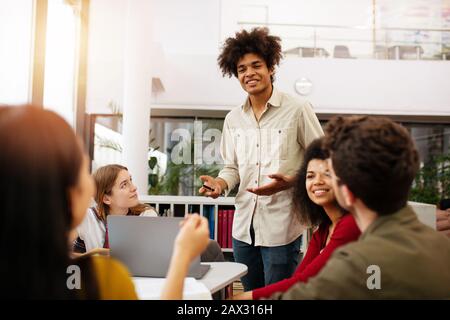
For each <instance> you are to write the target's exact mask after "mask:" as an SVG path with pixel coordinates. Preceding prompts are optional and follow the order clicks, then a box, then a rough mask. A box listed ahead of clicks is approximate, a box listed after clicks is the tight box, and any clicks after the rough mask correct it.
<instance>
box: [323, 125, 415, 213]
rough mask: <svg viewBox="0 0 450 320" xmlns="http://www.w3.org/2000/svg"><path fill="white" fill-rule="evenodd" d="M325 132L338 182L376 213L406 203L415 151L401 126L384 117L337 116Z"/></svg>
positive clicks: (389, 211)
mask: <svg viewBox="0 0 450 320" xmlns="http://www.w3.org/2000/svg"><path fill="white" fill-rule="evenodd" d="M325 132H326V138H325V141H324V145H325V147H326V148H328V149H329V150H330V153H331V159H332V161H333V169H334V171H335V173H336V176H337V177H338V178H339V180H340V181H338V183H340V184H345V185H347V186H348V188H349V189H350V190H351V191H352V192H353V193H354V194H355V196H356V197H357V198H359V199H361V200H362V201H363V202H364V204H365V205H366V206H367V207H368V208H370V209H372V210H374V211H375V212H377V214H379V215H388V214H392V213H394V212H396V211H398V210H400V209H401V208H402V207H404V206H405V205H406V203H407V200H408V195H409V191H410V189H411V185H412V182H413V180H414V177H415V176H416V173H417V171H418V169H419V154H418V152H417V149H416V147H415V144H414V142H413V140H412V139H411V136H410V134H409V132H408V130H407V129H406V128H405V127H403V126H402V125H400V124H398V123H395V122H394V121H392V120H390V119H389V118H385V117H374V116H351V117H341V116H339V117H334V118H332V119H331V120H330V121H329V122H328V124H327V125H326V127H325Z"/></svg>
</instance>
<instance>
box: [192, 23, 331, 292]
mask: <svg viewBox="0 0 450 320" xmlns="http://www.w3.org/2000/svg"><path fill="white" fill-rule="evenodd" d="M281 58H282V53H281V40H280V38H279V37H276V36H272V35H269V31H268V29H266V28H255V29H253V30H251V31H250V32H248V31H246V30H243V31H241V32H238V33H236V35H235V37H234V38H228V39H227V40H226V41H225V44H224V47H223V50H222V53H221V54H220V55H219V57H218V63H219V66H220V68H221V70H222V73H223V75H224V76H225V75H228V76H229V77H231V76H235V77H236V78H237V79H238V80H239V83H240V84H241V86H242V88H243V89H244V91H245V92H246V93H247V94H248V97H247V99H246V100H245V102H244V103H243V104H242V105H241V106H239V107H237V108H234V109H233V110H232V111H230V112H229V113H228V114H227V116H226V118H225V122H224V126H223V131H222V141H221V154H222V157H223V160H224V168H223V169H222V170H221V171H220V173H219V175H218V177H217V178H213V177H210V176H201V177H200V179H201V180H202V181H203V184H204V186H206V187H202V188H200V190H199V192H200V193H201V194H204V195H206V196H209V197H212V198H217V197H218V196H219V195H221V194H222V193H225V194H228V192H229V191H230V190H232V189H233V188H234V187H235V186H236V185H238V184H239V191H238V193H237V196H236V203H235V206H236V212H235V216H234V222H233V231H232V235H233V251H234V258H235V261H236V262H240V263H243V264H245V265H247V267H248V274H247V275H246V276H245V277H243V278H242V283H243V285H244V289H245V291H249V290H253V289H256V288H259V287H263V286H265V285H268V284H271V283H274V282H277V281H280V280H282V279H285V278H288V277H290V276H291V275H292V273H293V272H294V271H295V269H296V267H297V264H298V259H299V250H300V245H301V235H302V232H303V230H304V226H302V225H301V224H300V222H299V221H298V219H297V215H295V214H294V213H293V212H291V211H292V210H291V203H292V193H291V190H289V189H290V188H291V186H292V184H293V181H292V180H293V179H292V178H290V177H291V176H294V174H295V173H296V171H297V170H298V169H299V167H300V165H301V159H302V158H303V153H304V150H305V148H306V147H307V145H308V144H309V143H310V142H311V141H313V140H314V139H316V138H318V137H320V136H322V135H323V131H322V128H321V126H320V123H319V121H318V119H317V117H316V115H315V113H314V111H313V110H312V107H311V105H310V104H309V103H308V102H306V101H299V100H297V99H295V98H293V97H291V96H289V95H287V94H285V93H283V92H280V91H278V90H277V89H276V88H274V87H273V82H274V75H275V66H277V65H279V63H280V60H281Z"/></svg>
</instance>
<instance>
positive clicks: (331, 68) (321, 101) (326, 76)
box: [154, 55, 450, 115]
mask: <svg viewBox="0 0 450 320" xmlns="http://www.w3.org/2000/svg"><path fill="white" fill-rule="evenodd" d="M166 60H167V65H166V67H165V70H166V77H165V79H164V82H165V86H166V92H165V93H163V94H160V95H159V96H158V97H157V99H155V100H154V102H155V104H158V105H160V104H168V105H173V104H175V105H206V106H211V108H214V107H215V106H221V105H222V106H223V105H228V106H230V108H231V107H233V106H235V105H238V104H240V103H242V101H243V99H244V98H245V94H244V92H243V90H242V89H241V88H240V85H239V83H238V81H237V79H236V78H234V77H233V78H231V79H228V78H222V76H221V74H220V71H219V70H218V67H217V62H216V56H215V55H203V56H186V55H167V56H166ZM449 74H450V63H449V62H443V61H391V60H389V61H388V60H366V59H361V60H358V59H348V60H347V59H319V58H317V59H314V58H303V59H302V58H298V57H287V58H286V59H285V60H284V61H283V63H282V65H281V66H280V68H279V70H278V72H277V74H276V79H277V80H276V82H275V85H276V86H277V87H278V88H280V89H281V90H283V91H286V92H288V93H290V94H292V95H297V93H296V92H295V91H294V83H295V80H297V79H299V78H302V77H306V78H308V79H309V80H310V81H311V82H312V83H313V89H312V92H311V94H310V95H309V96H307V97H306V98H307V99H308V100H310V101H311V102H312V103H313V105H314V107H315V110H316V111H317V112H321V113H330V112H332V113H370V114H415V115H420V114H425V115H450V91H449V90H448V88H449V86H448V81H447V80H448V75H449ZM297 96H298V95H297ZM299 97H300V96H299Z"/></svg>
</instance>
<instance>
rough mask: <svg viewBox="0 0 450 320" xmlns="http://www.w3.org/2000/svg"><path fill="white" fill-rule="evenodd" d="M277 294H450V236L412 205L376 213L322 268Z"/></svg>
mask: <svg viewBox="0 0 450 320" xmlns="http://www.w3.org/2000/svg"><path fill="white" fill-rule="evenodd" d="M271 298H273V299H449V298H450V239H449V238H447V237H445V236H443V235H442V234H440V233H438V232H436V231H435V230H433V229H431V228H429V227H427V226H425V225H424V224H422V223H421V222H419V220H418V219H417V216H416V214H415V213H414V211H413V210H412V209H411V207H409V206H406V207H404V208H403V209H401V210H400V211H398V212H396V213H395V214H392V215H389V216H380V217H378V218H377V219H376V220H375V221H374V222H373V223H372V224H371V225H370V226H369V227H368V228H367V230H366V231H365V232H364V233H363V234H362V235H361V236H360V238H359V239H358V241H356V242H353V243H350V244H348V245H346V246H343V247H341V248H339V249H338V250H336V251H335V252H334V253H333V255H332V256H331V258H330V260H329V261H328V262H327V264H326V265H325V267H324V268H323V269H322V271H321V272H320V273H319V274H318V275H317V276H316V277H314V278H312V279H310V280H309V281H308V282H307V283H298V284H296V285H294V286H292V287H291V288H290V289H289V290H288V291H287V292H285V293H275V294H274V295H273V296H272V297H271Z"/></svg>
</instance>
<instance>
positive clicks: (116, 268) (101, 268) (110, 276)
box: [92, 256, 138, 300]
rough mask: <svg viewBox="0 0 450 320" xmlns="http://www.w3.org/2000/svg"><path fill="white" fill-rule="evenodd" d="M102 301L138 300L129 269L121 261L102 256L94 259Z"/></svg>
mask: <svg viewBox="0 0 450 320" xmlns="http://www.w3.org/2000/svg"><path fill="white" fill-rule="evenodd" d="M92 264H93V266H94V269H95V275H96V277H97V285H98V291H99V295H100V296H99V298H100V299H101V300H137V299H138V297H137V295H136V291H135V289H134V284H133V282H132V280H131V276H130V273H129V272H128V270H127V268H126V267H125V266H124V265H123V264H122V263H120V262H119V261H117V260H115V259H113V258H109V257H102V256H94V257H92Z"/></svg>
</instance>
